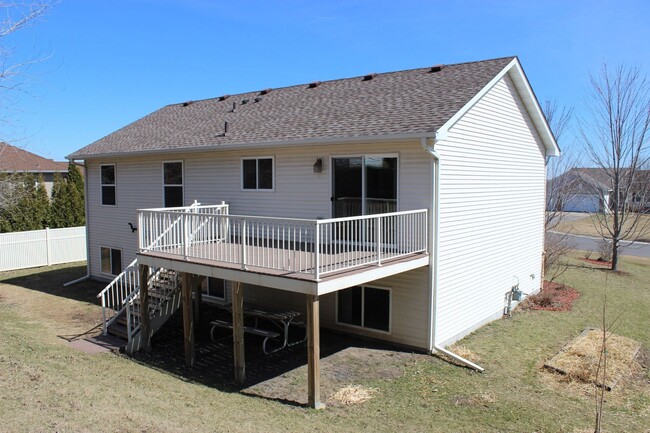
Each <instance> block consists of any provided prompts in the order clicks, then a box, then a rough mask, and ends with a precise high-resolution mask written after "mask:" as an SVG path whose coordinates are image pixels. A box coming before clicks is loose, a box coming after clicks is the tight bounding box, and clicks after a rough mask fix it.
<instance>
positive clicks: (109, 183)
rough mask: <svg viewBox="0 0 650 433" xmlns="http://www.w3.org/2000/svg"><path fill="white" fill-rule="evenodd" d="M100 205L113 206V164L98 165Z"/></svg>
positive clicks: (114, 201)
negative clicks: (100, 191)
mask: <svg viewBox="0 0 650 433" xmlns="http://www.w3.org/2000/svg"><path fill="white" fill-rule="evenodd" d="M99 169H100V173H101V181H100V182H101V188H102V205H104V206H115V203H116V200H115V164H107V165H102V166H100V168H99Z"/></svg>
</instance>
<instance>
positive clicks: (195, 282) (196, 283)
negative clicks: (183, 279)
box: [192, 275, 207, 327]
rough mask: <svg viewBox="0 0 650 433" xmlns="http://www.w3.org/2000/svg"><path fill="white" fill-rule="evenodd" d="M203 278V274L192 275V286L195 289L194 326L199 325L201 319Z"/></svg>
mask: <svg viewBox="0 0 650 433" xmlns="http://www.w3.org/2000/svg"><path fill="white" fill-rule="evenodd" d="M203 278H207V277H202V276H201V275H193V276H192V288H193V289H194V309H193V312H194V326H195V327H197V326H199V323H200V321H201V302H203V292H202V291H201V280H202V279H203Z"/></svg>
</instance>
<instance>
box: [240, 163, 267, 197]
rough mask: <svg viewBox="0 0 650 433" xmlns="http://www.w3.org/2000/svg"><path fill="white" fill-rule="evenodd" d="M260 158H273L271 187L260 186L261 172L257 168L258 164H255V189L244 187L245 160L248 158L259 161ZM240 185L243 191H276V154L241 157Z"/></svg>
mask: <svg viewBox="0 0 650 433" xmlns="http://www.w3.org/2000/svg"><path fill="white" fill-rule="evenodd" d="M260 159H270V160H271V188H270V189H266V188H265V189H260V188H259V172H258V170H257V164H256V165H255V189H253V188H244V161H246V160H249V161H250V160H255V161H259V160H260ZM239 177H240V179H239V187H240V188H241V191H256V192H274V191H275V156H244V157H242V158H241V162H240V166H239Z"/></svg>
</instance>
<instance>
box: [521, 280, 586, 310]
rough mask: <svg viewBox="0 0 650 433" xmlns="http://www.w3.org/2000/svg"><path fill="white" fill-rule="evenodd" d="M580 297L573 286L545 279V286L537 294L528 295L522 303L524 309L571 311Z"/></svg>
mask: <svg viewBox="0 0 650 433" xmlns="http://www.w3.org/2000/svg"><path fill="white" fill-rule="evenodd" d="M579 297H580V292H578V291H577V290H576V289H574V288H573V287H570V286H567V285H565V284H559V283H555V282H552V283H550V282H548V281H544V288H543V289H542V291H541V292H539V293H538V294H536V295H531V296H529V297H527V298H526V299H525V300H524V301H523V302H522V303H521V304H520V305H519V308H521V309H522V310H546V311H570V310H571V307H572V306H573V303H574V302H575V300H576V299H578V298H579Z"/></svg>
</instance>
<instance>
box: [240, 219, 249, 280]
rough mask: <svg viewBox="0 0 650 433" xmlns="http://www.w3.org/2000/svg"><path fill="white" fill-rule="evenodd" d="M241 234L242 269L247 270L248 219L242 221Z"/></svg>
mask: <svg viewBox="0 0 650 433" xmlns="http://www.w3.org/2000/svg"><path fill="white" fill-rule="evenodd" d="M240 231H241V233H240V236H239V237H240V242H241V267H242V269H244V270H246V262H247V261H248V260H247V259H248V257H247V253H246V238H247V237H248V233H247V231H248V226H247V224H246V219H245V218H244V219H242V220H241V230H240Z"/></svg>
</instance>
